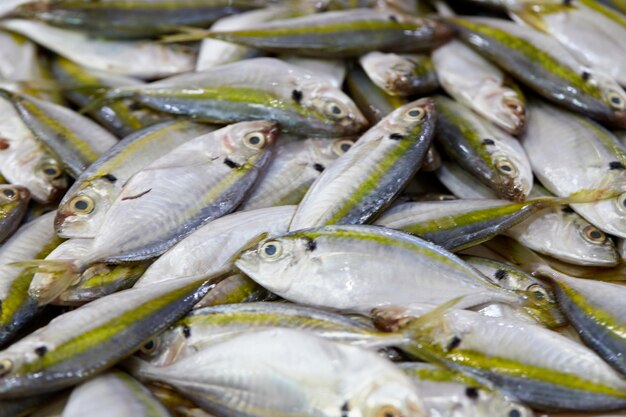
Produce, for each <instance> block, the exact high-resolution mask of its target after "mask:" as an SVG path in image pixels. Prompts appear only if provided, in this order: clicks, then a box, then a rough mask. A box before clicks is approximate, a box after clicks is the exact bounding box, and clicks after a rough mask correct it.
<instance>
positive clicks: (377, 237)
mask: <svg viewBox="0 0 626 417" xmlns="http://www.w3.org/2000/svg"><path fill="white" fill-rule="evenodd" d="M235 266H236V267H237V268H239V269H240V270H241V271H242V272H243V273H245V274H246V275H248V276H249V277H250V278H252V279H254V280H255V281H256V282H258V283H259V284H261V285H262V286H263V287H265V288H267V289H268V290H270V291H272V292H273V293H275V294H277V295H279V296H281V297H283V298H285V299H287V300H289V301H292V302H296V303H302V304H306V305H313V306H318V307H323V308H332V309H339V310H344V311H354V312H360V313H363V314H369V312H370V311H371V310H372V309H373V308H376V307H379V306H385V305H404V306H406V305H413V304H424V303H425V304H434V305H438V304H440V303H443V302H448V301H450V300H452V299H454V298H456V297H463V299H462V301H461V302H460V304H459V306H465V307H468V306H475V305H480V304H486V303H490V302H501V303H505V304H512V305H518V306H520V305H521V306H523V307H524V309H525V310H526V311H528V312H529V314H531V315H532V316H533V317H536V318H537V319H538V320H540V321H542V322H544V323H546V324H548V325H554V322H555V320H554V316H555V314H554V306H550V305H549V303H546V300H544V299H537V298H534V297H528V294H527V293H526V292H525V291H524V292H521V293H516V292H514V291H510V290H505V289H502V288H500V287H498V286H497V285H494V284H493V283H491V282H490V281H489V280H488V279H487V278H486V277H484V276H483V275H482V274H481V273H480V272H478V271H477V270H476V269H474V268H472V267H471V266H469V265H467V264H466V263H465V262H463V261H462V260H461V259H460V258H458V257H457V256H455V255H454V254H452V253H450V252H448V251H446V250H445V249H443V248H441V247H440V246H437V245H434V244H432V243H430V242H428V241H425V240H422V239H420V238H417V237H414V236H411V235H408V234H405V233H402V232H397V231H394V230H390V229H386V228H382V227H378V226H362V225H361V226H356V225H349V226H326V227H320V228H313V229H305V230H300V231H296V232H291V233H288V234H286V235H282V236H278V237H273V238H268V239H265V240H263V241H261V242H260V243H259V244H258V246H257V247H255V248H252V249H248V250H246V251H244V252H243V253H242V254H241V255H240V256H239V257H238V259H237V260H236V261H235ZM459 308H461V307H459Z"/></svg>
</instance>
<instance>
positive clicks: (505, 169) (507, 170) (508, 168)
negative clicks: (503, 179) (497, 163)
mask: <svg viewBox="0 0 626 417" xmlns="http://www.w3.org/2000/svg"><path fill="white" fill-rule="evenodd" d="M500 169H501V170H502V171H506V172H509V171H511V167H510V166H508V165H502V166H501V167H500Z"/></svg>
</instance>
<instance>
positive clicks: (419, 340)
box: [375, 308, 626, 411]
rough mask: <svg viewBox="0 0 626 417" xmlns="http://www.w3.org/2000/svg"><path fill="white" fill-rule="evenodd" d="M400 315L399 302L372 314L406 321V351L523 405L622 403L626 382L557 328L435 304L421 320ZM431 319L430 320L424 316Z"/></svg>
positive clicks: (382, 321)
mask: <svg viewBox="0 0 626 417" xmlns="http://www.w3.org/2000/svg"><path fill="white" fill-rule="evenodd" d="M402 314H403V311H402V309H398V308H388V309H380V310H379V311H377V312H375V316H376V317H375V320H376V322H377V323H378V325H379V326H384V327H386V328H388V329H395V328H396V326H398V325H400V326H401V325H403V324H404V325H405V326H406V325H412V327H413V328H414V329H415V331H414V333H413V340H414V343H415V344H414V345H412V346H413V347H414V349H411V347H408V348H407V349H408V350H409V351H410V352H412V353H413V354H415V355H419V357H421V358H427V359H428V360H429V361H431V362H434V363H437V364H441V365H443V366H445V367H447V368H449V369H451V370H453V371H456V372H461V373H463V374H466V375H468V376H470V377H471V378H474V379H476V380H478V381H479V382H482V383H484V384H487V385H495V386H496V387H498V388H499V389H500V391H502V392H503V393H504V394H506V395H508V396H510V397H512V398H516V399H517V400H519V401H521V402H522V403H524V404H526V405H527V406H530V407H533V408H538V409H542V410H549V411H606V410H618V409H621V408H624V403H625V402H626V381H624V379H623V378H622V377H621V375H620V374H619V373H617V372H616V371H615V370H613V368H611V367H610V366H609V365H608V364H607V363H605V362H604V361H603V360H602V359H601V358H600V357H599V356H598V355H596V354H595V353H594V352H593V351H591V350H589V349H588V348H587V347H585V346H584V345H581V344H580V343H578V342H575V341H573V340H571V339H569V338H568V337H566V336H563V335H561V334H559V333H557V332H554V331H552V330H549V329H545V328H543V327H541V326H537V325H535V324H528V323H524V322H521V321H519V320H507V319H503V318H493V317H485V316H483V315H481V314H479V313H476V312H473V311H467V310H448V311H443V312H442V311H437V309H435V310H431V315H429V316H425V317H422V318H423V320H422V321H419V320H420V319H416V320H415V319H411V318H408V319H407V318H406V317H404V318H403V319H400V317H402ZM427 314H428V313H427ZM399 319H400V320H401V321H400V322H398V320H399ZM431 320H436V324H435V323H434V322H431V323H426V322H427V321H431ZM407 322H408V323H407ZM405 323H407V324H405ZM418 324H419V328H418Z"/></svg>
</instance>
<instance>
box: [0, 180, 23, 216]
mask: <svg viewBox="0 0 626 417" xmlns="http://www.w3.org/2000/svg"><path fill="white" fill-rule="evenodd" d="M29 201H30V191H28V189H26V188H24V187H20V186H16V185H9V184H3V185H0V210H1V211H2V213H3V214H4V215H6V214H8V212H11V211H14V210H19V209H22V210H25V209H26V205H27V204H28V202H29Z"/></svg>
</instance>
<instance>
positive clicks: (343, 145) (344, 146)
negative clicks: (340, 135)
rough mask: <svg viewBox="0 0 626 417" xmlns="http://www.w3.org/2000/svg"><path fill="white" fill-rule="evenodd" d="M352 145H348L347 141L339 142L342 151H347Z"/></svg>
mask: <svg viewBox="0 0 626 417" xmlns="http://www.w3.org/2000/svg"><path fill="white" fill-rule="evenodd" d="M351 147H352V145H350V144H349V143H342V144H341V150H342V151H344V152H348V149H350V148H351Z"/></svg>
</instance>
